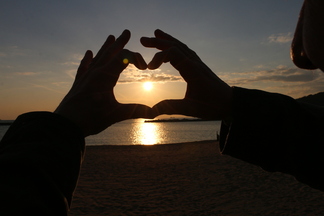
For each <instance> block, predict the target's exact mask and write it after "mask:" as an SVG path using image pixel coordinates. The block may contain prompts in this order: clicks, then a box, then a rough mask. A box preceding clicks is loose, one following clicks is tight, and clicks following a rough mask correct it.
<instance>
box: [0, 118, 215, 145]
mask: <svg viewBox="0 0 324 216" xmlns="http://www.w3.org/2000/svg"><path fill="white" fill-rule="evenodd" d="M220 123H221V122H220V121H196V122H158V123H144V120H143V119H136V120H127V121H123V122H119V123H117V124H114V125H112V126H110V127H109V128H107V129H106V130H104V131H103V132H101V133H100V134H97V135H93V136H89V137H87V138H86V144H87V145H154V144H170V143H179V142H192V141H202V140H216V133H217V132H219V131H220ZM8 128H9V126H0V139H1V138H2V137H3V135H4V133H5V132H6V131H7V129H8Z"/></svg>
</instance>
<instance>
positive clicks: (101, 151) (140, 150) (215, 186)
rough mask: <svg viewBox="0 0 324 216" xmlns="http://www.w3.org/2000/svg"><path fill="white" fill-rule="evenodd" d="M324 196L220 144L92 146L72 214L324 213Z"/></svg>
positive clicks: (82, 172) (87, 148)
mask: <svg viewBox="0 0 324 216" xmlns="http://www.w3.org/2000/svg"><path fill="white" fill-rule="evenodd" d="M323 203H324V196H323V193H322V192H320V191H318V190H315V189H312V188H310V187H308V186H306V185H304V184H301V183H299V182H297V181H296V180H295V179H294V178H293V177H291V176H289V175H285V174H282V173H269V172H265V171H263V170H262V169H260V168H259V167H256V166H253V165H251V164H248V163H245V162H243V161H240V160H237V159H234V158H231V157H229V156H226V155H221V154H220V152H219V149H218V142H216V141H202V142H190V143H174V144H161V145H147V146H146V145H127V146H122V145H120V146H116V145H115V146H86V155H85V159H84V162H83V165H82V169H81V174H80V178H79V183H78V186H77V189H76V191H75V194H74V199H73V202H72V207H71V211H70V213H69V215H70V216H71V215H88V216H94V215H116V216H117V215H152V216H153V215H154V216H157V215H161V216H165V215H243V216H244V215H300V216H304V215H324V206H323V205H322V204H323Z"/></svg>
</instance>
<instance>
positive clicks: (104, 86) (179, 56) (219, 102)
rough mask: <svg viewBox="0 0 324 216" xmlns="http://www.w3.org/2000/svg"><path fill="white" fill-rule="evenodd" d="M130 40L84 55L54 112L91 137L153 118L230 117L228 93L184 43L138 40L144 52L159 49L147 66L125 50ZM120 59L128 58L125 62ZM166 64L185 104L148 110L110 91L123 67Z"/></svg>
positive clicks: (158, 34) (160, 37)
mask: <svg viewBox="0 0 324 216" xmlns="http://www.w3.org/2000/svg"><path fill="white" fill-rule="evenodd" d="M129 39H130V32H129V31H128V30H125V31H124V32H123V33H122V34H121V36H120V37H118V38H117V39H115V37H114V36H112V35H110V36H109V37H108V38H107V40H106V42H105V43H104V44H103V46H102V47H101V49H100V50H99V52H98V54H97V55H96V56H95V57H94V58H93V53H92V52H91V51H87V52H86V54H85V56H84V58H83V59H82V61H81V63H80V66H79V68H78V71H77V75H76V78H75V81H74V83H73V86H72V88H71V90H70V91H69V93H68V94H67V95H66V96H65V98H64V99H63V101H62V102H61V104H60V105H59V106H58V108H57V109H56V110H55V113H58V114H60V115H63V116H65V117H67V118H69V119H70V120H72V121H73V122H75V123H76V124H77V125H79V126H80V127H81V129H82V130H83V133H84V136H88V135H91V134H96V133H99V132H101V131H102V130H104V129H106V128H107V127H109V126H110V125H112V124H114V123H116V122H119V121H122V120H126V119H132V118H154V117H156V116H158V115H161V114H182V115H187V116H193V117H199V118H205V119H226V118H228V117H229V115H230V107H231V97H232V90H231V88H230V87H229V86H228V85H227V84H226V83H224V82H223V81H222V80H221V79H219V78H218V77H217V76H216V75H215V74H214V73H213V72H212V71H211V70H210V69H209V68H208V67H207V66H206V65H205V64H204V63H203V62H202V61H201V60H200V58H199V57H198V56H197V55H196V53H195V52H193V51H192V50H190V49H189V48H188V47H187V46H186V45H185V44H183V43H182V42H180V41H179V40H177V39H175V38H173V37H172V36H170V35H168V34H166V33H164V32H162V31H161V30H156V31H155V37H153V38H147V37H143V38H141V43H142V44H143V46H145V47H151V48H157V49H159V50H161V52H158V53H156V54H155V56H154V57H153V59H152V61H151V62H150V63H149V64H148V65H147V64H146V62H145V61H144V59H143V57H142V56H141V55H140V54H139V53H135V52H131V51H129V50H126V49H124V46H125V45H126V44H127V42H128V41H129ZM124 59H127V62H126V63H125V61H124ZM165 62H170V63H171V64H172V66H173V67H174V68H176V69H177V70H178V71H179V72H180V74H181V76H182V77H183V78H184V80H185V81H186V82H187V91H186V94H185V97H184V99H179V100H164V101H161V102H159V103H157V104H156V105H154V106H153V107H152V108H150V107H148V106H146V105H142V104H121V103H119V102H118V101H117V100H116V98H115V96H114V92H113V88H114V86H115V85H116V83H117V80H118V78H119V75H120V73H121V72H122V71H123V70H124V69H125V68H126V67H127V65H128V63H132V64H134V65H135V66H136V67H137V68H139V69H142V70H144V69H147V68H148V69H156V68H158V67H159V66H160V65H161V64H162V63H165Z"/></svg>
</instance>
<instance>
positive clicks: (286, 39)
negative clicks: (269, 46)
mask: <svg viewBox="0 0 324 216" xmlns="http://www.w3.org/2000/svg"><path fill="white" fill-rule="evenodd" d="M292 39H293V36H292V33H291V32H288V33H279V34H272V35H270V36H269V37H268V41H269V42H270V43H281V44H282V43H290V42H291V41H292Z"/></svg>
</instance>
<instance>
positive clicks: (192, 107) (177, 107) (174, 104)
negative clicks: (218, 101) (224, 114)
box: [152, 99, 220, 120]
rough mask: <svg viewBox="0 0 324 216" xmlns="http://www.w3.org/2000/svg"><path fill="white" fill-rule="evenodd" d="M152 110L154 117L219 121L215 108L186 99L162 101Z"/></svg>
mask: <svg viewBox="0 0 324 216" xmlns="http://www.w3.org/2000/svg"><path fill="white" fill-rule="evenodd" d="M152 110H153V113H155V115H162V114H168V115H173V114H180V115H186V116H191V117H197V118H202V119H208V120H218V119H220V117H219V116H218V113H217V111H216V110H215V108H213V107H211V106H208V105H206V104H203V103H200V102H195V101H192V100H188V99H182V100H164V101H161V102H159V103H157V104H156V105H154V106H153V107H152Z"/></svg>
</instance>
